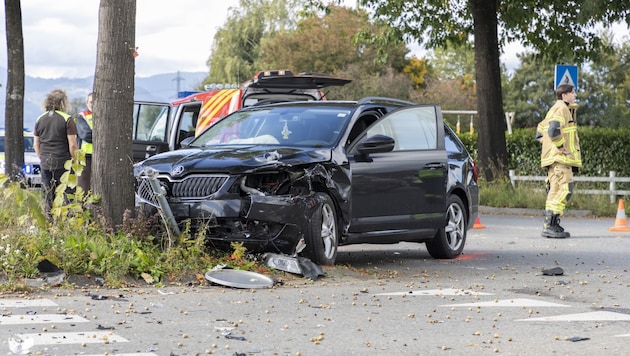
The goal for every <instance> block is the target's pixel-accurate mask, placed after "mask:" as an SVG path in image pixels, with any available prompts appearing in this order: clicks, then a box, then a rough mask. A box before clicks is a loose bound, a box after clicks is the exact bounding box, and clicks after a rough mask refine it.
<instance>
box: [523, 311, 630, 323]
mask: <svg viewBox="0 0 630 356" xmlns="http://www.w3.org/2000/svg"><path fill="white" fill-rule="evenodd" d="M628 320H630V315H628V314H623V313H614V312H609V311H597V312H590V313H578V314H565V315H556V316H546V317H542V318H531V319H517V320H516V321H628Z"/></svg>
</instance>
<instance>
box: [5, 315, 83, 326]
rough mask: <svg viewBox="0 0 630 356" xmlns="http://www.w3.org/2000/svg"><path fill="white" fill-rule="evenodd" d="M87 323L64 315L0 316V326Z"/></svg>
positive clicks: (78, 317) (77, 317)
mask: <svg viewBox="0 0 630 356" xmlns="http://www.w3.org/2000/svg"><path fill="white" fill-rule="evenodd" d="M88 321H89V320H87V319H85V318H83V317H80V316H78V315H64V314H32V315H31V314H29V315H22V314H20V315H15V314H12V315H0V325H18V324H45V323H56V324H61V323H85V322H88Z"/></svg>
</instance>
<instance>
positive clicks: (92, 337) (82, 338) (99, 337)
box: [17, 331, 135, 355]
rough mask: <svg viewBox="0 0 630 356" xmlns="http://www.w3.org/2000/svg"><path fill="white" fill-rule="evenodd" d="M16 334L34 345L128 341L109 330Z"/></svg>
mask: <svg viewBox="0 0 630 356" xmlns="http://www.w3.org/2000/svg"><path fill="white" fill-rule="evenodd" d="M17 336H18V337H20V338H22V339H25V340H28V339H32V340H33V341H34V345H51V344H57V345H58V344H83V343H86V344H97V343H101V344H104V343H114V342H129V340H127V339H125V338H124V337H122V336H119V335H116V334H113V333H111V332H109V331H85V332H59V333H33V334H17ZM134 355H135V354H134Z"/></svg>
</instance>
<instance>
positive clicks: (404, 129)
mask: <svg viewBox="0 0 630 356" xmlns="http://www.w3.org/2000/svg"><path fill="white" fill-rule="evenodd" d="M378 134H381V135H385V136H389V137H391V138H393V139H394V141H395V146H394V151H404V150H434V149H436V148H437V115H436V112H435V108H434V107H433V106H427V107H413V108H408V109H403V110H400V111H397V112H393V113H391V114H390V115H389V116H387V117H385V118H384V119H383V120H381V121H380V122H378V123H377V124H376V125H374V126H373V127H371V128H370V129H368V131H367V136H368V137H369V136H374V135H378Z"/></svg>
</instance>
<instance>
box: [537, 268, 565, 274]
mask: <svg viewBox="0 0 630 356" xmlns="http://www.w3.org/2000/svg"><path fill="white" fill-rule="evenodd" d="M542 274H543V275H545V276H562V275H563V274H564V270H563V269H562V268H560V267H554V268H551V269H544V270H543V271H542Z"/></svg>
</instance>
